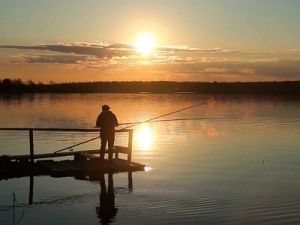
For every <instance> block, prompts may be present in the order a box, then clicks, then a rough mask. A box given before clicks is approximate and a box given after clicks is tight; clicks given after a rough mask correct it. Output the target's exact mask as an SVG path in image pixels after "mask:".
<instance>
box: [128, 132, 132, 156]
mask: <svg viewBox="0 0 300 225" xmlns="http://www.w3.org/2000/svg"><path fill="white" fill-rule="evenodd" d="M132 140H133V130H129V137H128V157H127V161H128V162H131V155H132Z"/></svg>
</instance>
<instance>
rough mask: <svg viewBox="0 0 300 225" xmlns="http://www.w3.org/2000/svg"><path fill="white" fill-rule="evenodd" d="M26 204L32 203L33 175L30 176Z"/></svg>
mask: <svg viewBox="0 0 300 225" xmlns="http://www.w3.org/2000/svg"><path fill="white" fill-rule="evenodd" d="M28 204H29V205H32V204H33V175H31V176H30V183H29V198H28Z"/></svg>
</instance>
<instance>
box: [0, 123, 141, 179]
mask: <svg viewBox="0 0 300 225" xmlns="http://www.w3.org/2000/svg"><path fill="white" fill-rule="evenodd" d="M0 131H24V132H28V138H29V154H25V155H2V156H0V180H1V179H10V178H14V177H24V176H42V175H49V176H53V177H65V176H73V177H86V176H87V177H97V175H98V174H103V173H118V172H134V171H144V167H145V165H143V164H140V163H137V162H133V161H132V160H131V158H132V140H133V130H132V129H123V130H116V132H117V133H118V132H125V133H128V145H127V146H114V149H113V155H114V157H113V159H112V160H110V161H109V160H107V159H105V160H100V158H99V153H100V150H99V149H97V150H81V151H74V150H73V149H72V148H68V147H67V148H65V149H62V150H60V151H56V152H52V153H43V154H36V153H35V148H34V132H38V131H49V132H51V131H53V132H55V131H56V132H57V131H59V132H92V133H97V134H99V129H75V128H71V129H66V128H0ZM99 145H100V144H99ZM75 146H76V145H75ZM66 150H69V151H66ZM70 150H71V151H70ZM106 153H108V150H106ZM119 154H125V155H127V158H125V159H122V158H120V157H119ZM59 157H73V159H67V160H66V159H64V160H54V159H56V158H59Z"/></svg>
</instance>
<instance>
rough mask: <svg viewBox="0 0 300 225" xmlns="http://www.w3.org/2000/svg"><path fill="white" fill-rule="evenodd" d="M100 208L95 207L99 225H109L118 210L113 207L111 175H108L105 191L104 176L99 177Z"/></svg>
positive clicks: (113, 196) (113, 197) (113, 195)
mask: <svg viewBox="0 0 300 225" xmlns="http://www.w3.org/2000/svg"><path fill="white" fill-rule="evenodd" d="M100 188H101V192H100V197H99V201H100V206H99V207H96V212H97V215H98V218H99V219H100V222H101V224H109V223H111V222H113V219H114V218H115V216H116V215H117V212H118V208H117V207H115V192H114V184H113V175H112V174H109V175H108V188H107V190H106V185H105V178H104V174H101V175H100Z"/></svg>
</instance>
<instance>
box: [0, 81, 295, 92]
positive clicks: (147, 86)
mask: <svg viewBox="0 0 300 225" xmlns="http://www.w3.org/2000/svg"><path fill="white" fill-rule="evenodd" d="M141 92H150V93H178V92H179V93H180V92H184V93H189V92H191V93H200V94H273V95H300V81H282V82H276V81H274V82H175V81H147V82H143V81H112V82H69V83H54V82H50V83H49V84H44V83H41V82H39V83H35V82H33V81H27V82H24V81H22V80H20V79H3V80H0V93H141Z"/></svg>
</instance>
